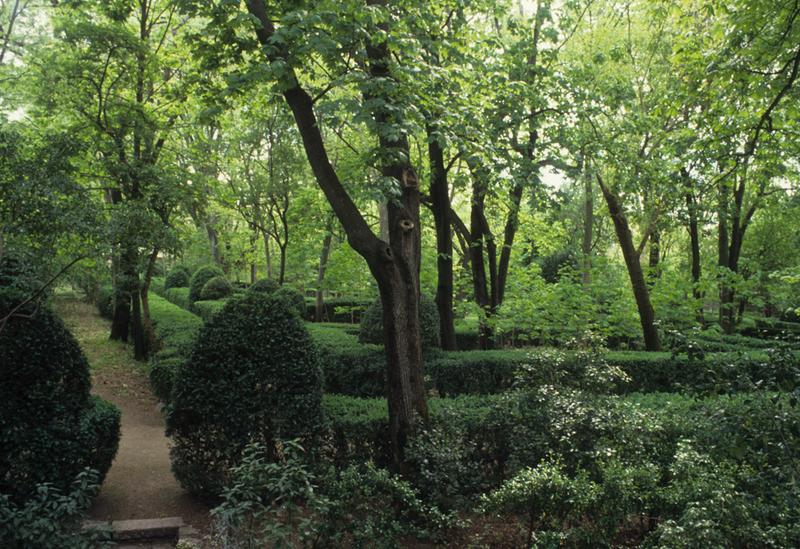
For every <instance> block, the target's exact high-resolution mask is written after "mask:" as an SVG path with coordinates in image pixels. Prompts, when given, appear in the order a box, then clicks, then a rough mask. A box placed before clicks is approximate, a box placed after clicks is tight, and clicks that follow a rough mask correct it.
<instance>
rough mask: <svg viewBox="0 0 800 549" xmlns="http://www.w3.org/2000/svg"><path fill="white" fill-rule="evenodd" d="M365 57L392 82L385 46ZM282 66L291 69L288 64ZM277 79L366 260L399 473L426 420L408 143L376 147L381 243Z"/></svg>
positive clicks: (323, 184) (262, 21)
mask: <svg viewBox="0 0 800 549" xmlns="http://www.w3.org/2000/svg"><path fill="white" fill-rule="evenodd" d="M246 4H247V9H248V11H249V12H250V14H251V15H252V16H253V19H254V21H255V23H256V25H255V33H256V37H257V38H258V40H259V42H260V43H261V45H262V46H266V47H265V48H264V50H265V51H266V55H267V56H268V59H269V60H270V61H283V62H285V61H286V59H287V57H288V56H289V55H290V53H291V52H288V51H286V50H285V48H286V46H285V45H284V44H285V43H273V41H272V36H273V34H274V32H275V27H274V23H273V20H274V19H275V17H274V15H275V14H270V13H269V12H268V11H267V4H266V3H265V2H264V0H247V1H246ZM386 30H387V31H388V29H386ZM367 57H368V58H369V69H370V75H371V77H372V78H373V79H376V80H377V79H383V80H391V77H392V75H391V74H390V70H389V51H388V47H387V44H386V43H385V42H381V43H377V44H368V45H367ZM287 66H288V67H291V64H288V65H287ZM283 74H284V76H283V81H282V89H283V96H284V99H285V100H286V102H287V104H288V105H289V107H290V108H291V110H292V114H293V116H294V119H295V122H296V124H297V128H298V131H299V133H300V136H301V138H302V140H303V147H304V148H305V151H306V156H307V158H308V161H309V164H310V165H311V169H312V171H313V172H314V176H315V178H316V180H317V183H318V184H319V186H320V188H321V189H322V191H323V193H324V194H325V196H326V198H327V199H328V202H329V203H330V205H331V207H332V209H333V211H334V213H335V214H336V217H337V218H338V219H339V221H340V223H341V224H342V226H343V227H344V230H345V232H346V233H347V239H348V242H349V243H350V245H351V246H352V247H353V249H354V250H356V252H357V253H359V254H360V255H361V256H362V257H363V258H364V259H365V260H366V262H367V264H368V266H369V268H370V271H371V272H372V274H373V276H374V277H375V279H376V281H377V283H378V288H379V290H380V295H381V302H382V305H383V311H384V315H383V322H384V339H385V343H386V359H387V360H386V361H387V370H388V371H387V379H388V388H387V393H388V408H389V425H390V439H391V443H392V456H393V463H394V467H395V469H397V470H400V471H403V470H404V469H405V458H404V448H405V443H406V441H407V440H408V437H409V436H410V435H411V434H412V433H413V431H414V429H415V427H416V425H417V424H418V423H419V421H420V420H421V421H427V419H428V406H427V401H426V395H425V386H424V381H423V372H422V347H421V340H420V331H419V318H418V306H419V305H418V304H419V265H420V234H421V233H420V224H419V204H420V197H419V189H418V181H417V176H416V173H414V171H413V169H412V168H411V166H410V163H409V157H408V143H407V142H406V141H405V139H404V138H402V137H400V138H398V139H388V138H387V136H386V134H385V133H384V132H382V135H381V138H380V145H381V148H382V149H383V150H384V151H386V152H388V151H391V152H392V153H393V154H392V155H391V156H392V158H393V160H392V161H387V162H386V164H384V166H383V168H382V172H383V175H384V176H388V177H391V178H393V179H395V180H396V181H397V182H398V183H399V184H400V186H401V196H400V197H399V199H397V200H393V201H392V202H391V203H390V204H389V207H388V209H389V233H390V235H389V236H390V240H389V242H388V243H387V242H385V241H383V240H381V239H380V238H378V237H377V236H375V234H374V233H373V232H372V230H371V229H370V228H369V225H368V224H367V222H366V220H365V219H364V217H363V216H362V215H361V212H359V210H358V208H357V207H356V205H355V203H354V202H353V200H352V198H351V197H350V195H349V194H348V193H347V191H346V190H345V188H344V187H343V186H342V183H341V181H340V180H339V177H338V176H337V174H336V172H335V170H334V169H333V166H332V165H331V162H330V159H329V157H328V153H327V150H326V148H325V143H324V141H323V139H322V134H321V132H320V125H319V123H318V121H317V119H316V115H315V112H314V101H313V99H312V98H311V96H310V95H309V94H308V92H307V91H306V90H305V89H304V88H303V87H302V86H301V85H300V83H299V81H298V80H297V77H296V75H295V74H294V71H293V70H292V69H291V68H287V69H286V70H285V71H284V73H283ZM381 87H382V88H383V87H385V86H381ZM381 99H382V100H383V101H382V102H383V103H385V104H386V105H391V98H389V97H381ZM376 103H377V102H374V104H376ZM378 109H379V107H377V106H376V110H375V111H373V117H374V118H375V121H376V123H377V125H378V126H379V127H381V126H383V125H384V124H386V123H387V121H388V120H387V116H388V113H387V112H386V111H383V112H382V111H380V110H378ZM386 156H389V155H386Z"/></svg>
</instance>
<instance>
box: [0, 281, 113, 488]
mask: <svg viewBox="0 0 800 549" xmlns="http://www.w3.org/2000/svg"><path fill="white" fill-rule="evenodd" d="M14 305H16V302H15V301H14V300H9V299H7V296H5V295H3V293H2V289H0V316H3V315H4V314H6V313H7V312H8V311H10V310H11V308H12V307H13V306H14ZM28 309H29V308H24V309H23V312H25V313H28V314H30V315H31V316H30V317H18V318H13V319H11V320H10V321H9V322H8V324H6V326H5V329H4V330H3V331H2V332H0V379H2V380H3V382H2V384H0V471H2V473H0V493H2V494H7V495H9V496H10V497H11V498H12V499H13V500H15V501H22V500H24V499H25V498H27V497H29V496H30V495H31V494H32V491H33V490H34V488H35V486H36V485H37V484H41V483H44V482H49V483H52V484H54V485H55V486H56V487H58V488H60V489H66V488H67V487H68V486H69V485H70V483H71V482H72V480H73V479H74V478H75V476H76V475H77V474H78V473H79V472H80V471H81V470H83V469H84V468H86V467H91V468H92V469H95V470H97V471H98V472H99V473H100V478H101V479H102V478H103V477H104V476H105V474H106V472H107V471H108V468H109V467H110V466H111V461H112V460H113V458H114V455H115V454H116V451H117V446H118V444H119V432H120V413H119V410H118V409H117V408H116V407H114V406H113V405H112V404H110V403H108V402H105V401H103V400H101V399H99V398H97V397H92V396H90V395H89V389H90V384H91V382H90V378H89V363H88V362H87V360H86V357H85V356H84V354H83V352H82V351H81V348H80V346H79V345H78V343H77V341H75V338H74V337H73V336H72V334H70V333H69V331H68V330H67V329H66V327H65V326H64V324H63V323H62V322H61V320H60V319H59V318H58V317H57V316H56V315H55V314H54V313H53V312H52V311H51V310H50V309H49V308H47V307H41V308H39V309H38V310H36V311H34V310H33V309H30V310H28Z"/></svg>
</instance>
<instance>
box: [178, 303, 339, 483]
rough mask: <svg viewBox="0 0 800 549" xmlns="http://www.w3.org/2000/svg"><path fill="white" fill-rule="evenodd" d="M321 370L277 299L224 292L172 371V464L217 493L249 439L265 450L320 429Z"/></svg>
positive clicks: (308, 438)
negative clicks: (188, 351)
mask: <svg viewBox="0 0 800 549" xmlns="http://www.w3.org/2000/svg"><path fill="white" fill-rule="evenodd" d="M321 399H322V375H321V372H320V370H319V364H318V362H317V355H316V352H315V349H314V346H313V344H312V342H311V338H310V337H309V335H308V332H307V331H306V329H305V327H304V326H303V324H302V322H301V320H300V319H299V318H298V317H297V315H296V314H295V313H294V311H291V310H290V309H289V307H288V305H287V304H286V302H285V301H284V300H282V299H277V298H274V297H272V296H270V295H263V294H261V293H258V292H248V293H247V294H245V295H243V296H241V297H238V298H234V299H231V300H230V301H229V302H228V303H227V304H226V306H225V307H224V308H223V309H222V310H221V311H220V312H219V313H217V314H216V315H215V316H214V317H213V318H212V319H211V321H210V322H209V323H208V324H206V325H204V326H203V328H202V329H201V330H200V334H199V336H198V338H197V341H196V343H195V346H194V348H193V350H192V353H191V355H190V356H189V358H188V360H186V362H185V363H183V364H182V365H181V366H180V367H179V369H178V370H177V372H176V375H175V380H174V386H173V390H172V402H171V406H170V410H169V413H168V416H167V429H168V433H169V434H170V435H171V436H172V437H173V448H172V462H173V470H174V472H175V475H176V477H177V478H178V480H179V481H180V482H181V484H182V485H183V486H184V487H186V488H187V489H188V490H190V491H192V492H194V493H198V494H204V495H219V494H220V493H221V490H222V487H223V485H224V483H225V480H226V475H227V471H228V469H229V468H230V467H231V466H233V465H234V464H235V463H237V462H238V460H239V458H240V456H241V452H242V451H243V449H244V447H245V446H246V444H247V443H249V442H260V443H262V444H263V445H264V446H265V447H266V448H269V449H270V451H273V452H274V451H277V450H276V441H277V440H279V439H285V438H300V439H301V440H303V441H304V443H306V442H307V443H308V445H309V447H314V445H315V440H316V439H317V437H319V436H320V435H321V434H322V432H323V430H324V424H325V420H324V415H323V412H322V408H321Z"/></svg>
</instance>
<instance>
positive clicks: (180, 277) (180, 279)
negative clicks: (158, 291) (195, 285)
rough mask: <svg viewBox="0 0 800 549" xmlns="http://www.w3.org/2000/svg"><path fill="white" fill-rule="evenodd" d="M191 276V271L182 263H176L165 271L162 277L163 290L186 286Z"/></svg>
mask: <svg viewBox="0 0 800 549" xmlns="http://www.w3.org/2000/svg"><path fill="white" fill-rule="evenodd" d="M191 278H192V272H191V271H190V270H189V268H188V267H186V266H184V265H176V266H175V267H173V268H172V270H170V272H169V273H167V276H166V278H165V279H164V285H163V286H162V287H163V288H164V291H166V290H169V289H170V288H188V287H189V281H190V280H191Z"/></svg>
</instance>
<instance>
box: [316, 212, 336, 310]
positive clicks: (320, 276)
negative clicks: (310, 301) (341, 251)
mask: <svg viewBox="0 0 800 549" xmlns="http://www.w3.org/2000/svg"><path fill="white" fill-rule="evenodd" d="M332 242H333V217H329V218H328V222H327V223H326V224H325V237H324V238H323V239H322V251H321V252H320V254H319V267H318V268H317V290H316V292H315V296H314V320H315V321H316V322H322V320H323V318H324V316H325V303H324V295H325V294H324V292H323V291H322V283H323V282H324V281H325V270H326V269H327V268H328V257H329V256H330V253H331V243H332Z"/></svg>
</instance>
